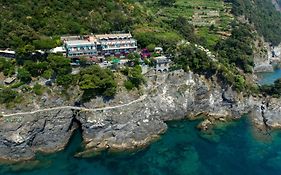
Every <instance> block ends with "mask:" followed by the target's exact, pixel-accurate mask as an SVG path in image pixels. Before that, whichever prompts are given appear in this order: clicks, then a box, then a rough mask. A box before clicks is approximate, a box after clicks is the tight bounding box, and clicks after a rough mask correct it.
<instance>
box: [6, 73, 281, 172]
mask: <svg viewBox="0 0 281 175" xmlns="http://www.w3.org/2000/svg"><path fill="white" fill-rule="evenodd" d="M280 77H281V70H280V69H279V70H277V71H275V74H274V73H273V74H264V75H263V80H261V81H262V82H263V83H262V84H264V83H266V84H268V83H269V84H270V83H272V82H274V81H275V80H274V79H278V78H280ZM198 123H199V121H187V120H182V121H173V122H168V126H169V129H168V130H167V132H166V133H165V134H164V135H163V136H162V137H161V139H159V140H158V141H156V142H154V143H152V144H151V145H149V146H148V147H147V148H146V149H144V150H141V151H138V152H135V153H126V152H124V153H118V154H109V153H102V154H100V155H97V156H94V157H91V158H84V159H82V158H75V157H74V155H75V153H76V152H77V151H79V150H81V142H82V136H81V132H80V131H79V130H77V131H76V132H75V133H74V135H73V137H72V139H71V141H70V143H69V145H68V146H67V148H66V149H65V150H63V151H60V152H58V153H54V154H48V155H46V154H38V155H37V157H36V161H32V162H27V163H21V164H16V165H7V164H6V165H0V174H1V175H2V174H3V175H49V174H52V175H79V174H82V175H88V174H89V175H124V174H128V175H143V174H146V175H171V174H173V175H188V174H198V175H210V174H211V175H212V174H214V175H217V174H229V175H236V174H249V175H250V174H255V175H263V174H267V175H271V174H272V175H275V174H280V169H281V132H280V131H274V132H271V135H263V134H262V135H263V137H265V138H266V140H260V139H257V137H256V136H255V134H254V133H253V129H252V126H251V123H250V122H249V121H248V119H247V117H242V119H240V120H238V121H235V122H232V123H229V124H224V125H221V126H219V127H217V128H216V129H214V132H212V134H202V133H201V132H199V131H198V130H197V129H196V126H197V125H198ZM257 134H260V133H257Z"/></svg>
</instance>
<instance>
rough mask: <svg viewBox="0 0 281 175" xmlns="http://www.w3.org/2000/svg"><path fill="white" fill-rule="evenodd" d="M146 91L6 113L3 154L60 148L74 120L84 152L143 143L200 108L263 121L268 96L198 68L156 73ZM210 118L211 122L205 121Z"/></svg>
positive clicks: (1, 125) (269, 111)
mask: <svg viewBox="0 0 281 175" xmlns="http://www.w3.org/2000/svg"><path fill="white" fill-rule="evenodd" d="M159 76H160V77H159ZM155 80H156V82H154V83H153V81H155ZM151 84H156V85H157V86H154V87H153V86H152V85H151ZM145 94H146V95H144V96H142V97H141V98H140V99H139V100H135V101H132V102H128V103H123V104H122V105H119V106H118V105H117V106H116V107H110V108H101V109H96V110H88V111H87V110H80V111H77V110H76V111H72V110H71V109H70V108H66V109H60V110H58V109H56V110H50V111H45V112H37V113H35V114H30V115H28V114H24V115H21V114H18V115H14V116H12V117H2V118H0V158H2V159H8V160H19V159H21V160H23V159H30V158H33V157H34V156H35V153H36V152H37V151H43V152H53V151H58V150H61V149H63V148H64V146H65V145H66V144H67V143H68V140H69V138H70V136H71V134H72V132H73V129H74V128H75V127H74V125H73V123H74V122H79V123H80V127H81V129H82V132H83V133H82V134H83V139H84V143H85V149H86V150H85V152H84V154H83V153H82V154H80V155H82V156H83V155H87V154H88V151H103V150H110V151H123V150H131V149H136V148H143V147H145V146H147V144H148V143H149V142H151V141H153V140H155V139H157V138H158V137H159V135H161V134H162V133H164V132H165V131H166V129H167V125H166V124H165V121H170V120H179V119H184V118H186V117H187V118H193V119H194V118H195V119H196V118H197V117H200V116H202V115H201V114H204V115H205V116H207V117H208V118H209V119H211V120H206V121H210V122H211V124H212V122H213V121H216V120H217V121H220V122H221V120H223V121H228V120H229V119H230V120H232V119H236V118H240V116H241V115H242V114H244V113H248V112H251V114H252V116H253V120H254V121H255V122H256V123H257V124H263V118H262V117H261V110H260V106H261V104H262V101H263V99H261V98H253V97H243V96H242V95H241V94H238V93H236V92H234V91H232V90H231V89H223V88H221V86H219V85H218V84H217V83H216V82H215V81H211V80H207V79H205V78H204V77H202V76H199V75H196V74H193V73H184V72H182V71H175V72H172V73H169V74H162V75H158V76H156V77H154V76H152V77H151V80H149V81H148V87H147V88H146V93H145ZM95 104H96V103H95V102H93V103H92V104H91V103H88V104H87V107H88V108H91V106H92V108H94V106H95ZM126 104H127V105H126ZM269 104H270V105H269V106H268V107H266V109H265V112H264V115H265V116H266V117H268V122H267V123H268V125H270V126H276V124H279V123H280V126H281V119H279V117H278V116H279V114H280V112H281V106H280V105H279V103H278V99H276V100H272V101H271V102H269ZM209 124H210V123H209V122H206V125H203V126H204V127H208V125H209ZM278 126H279V125H278ZM204 127H203V128H204ZM206 129H207V128H206Z"/></svg>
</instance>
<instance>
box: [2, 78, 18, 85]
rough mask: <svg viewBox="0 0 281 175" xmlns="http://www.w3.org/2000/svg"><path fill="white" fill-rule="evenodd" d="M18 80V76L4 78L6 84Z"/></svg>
mask: <svg viewBox="0 0 281 175" xmlns="http://www.w3.org/2000/svg"><path fill="white" fill-rule="evenodd" d="M15 80H16V77H9V78H6V79H5V80H4V83H5V84H6V85H9V84H12V83H13V82H14V81H15Z"/></svg>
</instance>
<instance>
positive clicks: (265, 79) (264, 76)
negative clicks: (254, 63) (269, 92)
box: [258, 69, 281, 85]
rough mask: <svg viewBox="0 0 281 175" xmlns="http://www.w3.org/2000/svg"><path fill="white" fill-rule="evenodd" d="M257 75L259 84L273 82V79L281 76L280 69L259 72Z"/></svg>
mask: <svg viewBox="0 0 281 175" xmlns="http://www.w3.org/2000/svg"><path fill="white" fill-rule="evenodd" d="M258 76H259V77H260V78H261V79H260V81H259V83H260V84H262V85H263V84H273V83H274V81H276V80H277V79H279V78H281V69H276V70H275V71H274V72H267V73H259V74H258Z"/></svg>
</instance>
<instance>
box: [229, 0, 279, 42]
mask: <svg viewBox="0 0 281 175" xmlns="http://www.w3.org/2000/svg"><path fill="white" fill-rule="evenodd" d="M228 1H229V2H231V3H233V13H234V14H235V15H242V16H245V17H246V19H248V20H249V22H250V23H251V24H254V25H255V28H256V30H257V31H258V33H259V34H260V35H261V36H264V38H265V40H266V41H268V42H271V43H272V44H273V45H278V44H279V43H280V42H281V35H280V33H281V20H280V19H281V13H280V12H278V11H277V10H276V8H275V7H274V5H273V4H272V1H271V0H228ZM278 3H279V4H280V5H281V1H280V0H279V1H278Z"/></svg>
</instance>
